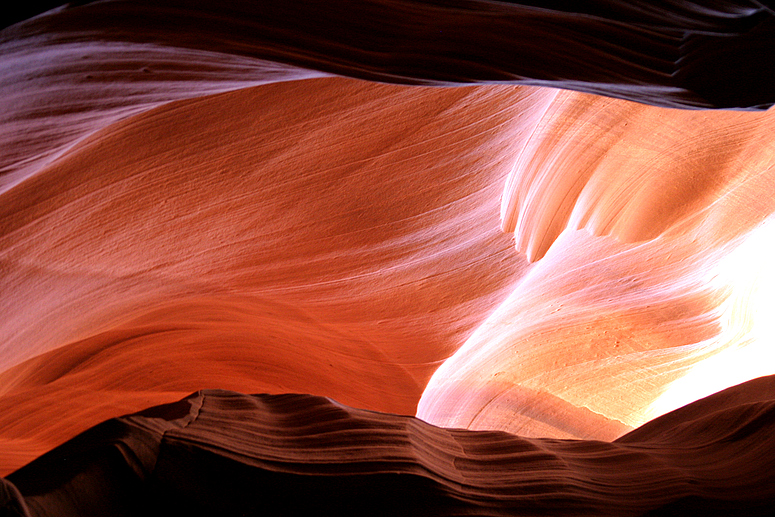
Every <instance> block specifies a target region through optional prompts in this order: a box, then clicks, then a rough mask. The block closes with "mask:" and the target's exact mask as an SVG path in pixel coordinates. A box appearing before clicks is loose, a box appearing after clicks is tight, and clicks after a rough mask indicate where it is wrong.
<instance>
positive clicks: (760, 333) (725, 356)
mask: <svg viewBox="0 0 775 517" xmlns="http://www.w3.org/2000/svg"><path fill="white" fill-rule="evenodd" d="M774 259H775V217H771V218H770V219H768V220H767V221H765V222H764V223H763V224H761V225H760V226H759V227H757V228H756V229H755V230H753V231H752V232H751V233H749V234H748V235H747V236H746V237H745V239H744V241H743V242H742V243H741V244H740V245H739V246H738V247H737V248H735V249H734V250H733V251H732V252H731V253H730V254H729V255H728V256H727V257H725V258H724V259H723V260H722V261H721V263H720V265H719V277H718V278H719V280H720V281H721V282H723V283H724V284H726V285H728V286H729V287H731V288H732V294H731V296H730V298H729V299H728V300H727V302H726V305H725V310H724V313H723V316H722V326H723V331H722V332H721V334H720V335H719V336H718V337H717V338H716V339H714V340H712V342H709V343H708V349H709V350H712V349H718V350H720V351H719V352H718V353H716V354H715V355H713V356H711V357H709V358H707V359H704V360H702V361H700V362H699V363H697V364H696V365H694V366H693V367H692V368H691V369H690V370H689V371H688V373H687V374H686V375H685V376H684V377H682V378H681V379H679V380H677V381H675V382H674V383H672V384H671V385H670V387H669V388H668V390H667V391H666V392H665V393H663V394H662V395H661V396H660V397H659V398H658V399H657V400H656V401H655V402H654V403H653V404H652V405H651V407H650V408H649V410H648V412H647V413H648V415H649V416H650V417H651V418H654V417H656V416H659V415H662V414H664V413H667V412H669V411H672V410H673V409H677V408H679V407H681V406H684V405H686V404H688V403H690V402H693V401H695V400H698V399H700V398H703V397H706V396H708V395H712V394H713V393H716V392H718V391H721V390H723V389H726V388H729V387H731V386H734V385H736V384H740V383H741V382H745V381H748V380H751V379H755V378H756V377H761V376H763V375H772V374H775V260H774Z"/></svg>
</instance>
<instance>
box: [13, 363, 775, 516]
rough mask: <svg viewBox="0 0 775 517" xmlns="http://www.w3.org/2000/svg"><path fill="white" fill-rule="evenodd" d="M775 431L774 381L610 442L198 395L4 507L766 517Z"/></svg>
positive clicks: (54, 470)
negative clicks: (774, 430) (537, 436)
mask: <svg viewBox="0 0 775 517" xmlns="http://www.w3.org/2000/svg"><path fill="white" fill-rule="evenodd" d="M773 422H775V377H765V378H761V379H757V380H755V381H750V382H749V383H746V384H743V385H740V386H737V387H735V388H731V389H729V390H726V391H724V392H721V393H719V394H717V395H714V396H712V397H709V398H707V399H703V400H701V401H698V402H696V403H694V404H690V405H689V406H686V407H684V408H682V409H681V410H679V411H676V412H674V413H670V414H668V415H665V416H664V417H662V418H659V419H656V420H654V421H652V422H650V423H649V424H648V425H647V426H644V427H643V428H640V429H638V430H636V431H634V432H632V433H630V434H628V435H625V436H624V437H622V438H621V439H620V440H617V441H615V442H611V443H608V442H595V441H581V440H550V439H526V438H520V437H517V436H514V435H510V434H506V433H498V432H483V431H466V430H461V429H442V428H438V427H434V426H431V425H429V424H426V423H425V422H423V421H421V420H417V419H414V418H412V417H406V416H397V415H389V414H385V413H375V412H369V411H363V410H357V409H352V408H348V407H346V406H342V405H341V404H338V403H336V402H333V401H331V400H330V399H325V398H322V397H313V396H310V395H275V396H268V395H252V396H248V395H241V394H238V393H234V392H227V391H200V392H198V393H195V394H193V395H191V396H189V397H187V398H185V399H183V400H181V401H180V402H177V403H174V404H168V405H165V406H157V407H155V408H151V409H149V410H146V411H144V412H141V413H137V414H134V415H129V416H124V417H121V418H116V419H113V420H109V421H107V422H105V423H103V424H100V425H99V426H97V427H94V428H92V429H90V430H89V431H87V432H85V433H83V434H81V435H79V436H77V437H76V438H74V439H73V440H71V441H69V442H67V443H65V444H64V445H62V446H60V447H58V448H56V449H54V450H53V451H51V452H49V453H47V454H45V455H43V456H41V457H40V458H38V459H37V460H35V461H33V462H32V463H30V464H29V465H27V466H25V467H24V468H22V469H20V470H18V471H16V472H14V473H13V474H12V475H11V476H9V478H8V481H6V489H5V491H6V495H5V497H4V500H2V499H0V503H5V508H4V510H5V511H6V512H8V513H9V514H10V513H11V512H12V511H14V510H15V509H22V511H18V510H16V515H25V516H36V515H47V514H48V513H47V511H48V510H49V509H52V508H56V513H57V515H60V516H68V515H73V516H76V515H77V516H80V515H119V514H120V515H149V514H157V513H158V514H159V515H163V514H169V513H173V514H182V513H185V514H186V515H213V514H215V513H218V514H228V515H237V514H239V515H252V514H256V513H265V512H267V511H268V512H270V513H274V514H277V515H309V514H310V513H313V512H317V513H323V514H326V515H364V514H368V515H492V516H500V515H547V514H551V515H619V516H622V515H644V514H648V515H675V514H678V513H682V512H685V511H689V510H691V511H692V512H693V513H697V512H699V511H702V513H703V514H705V515H769V514H770V512H771V509H772V508H771V502H772V499H773V498H774V497H775V470H774V469H773V467H774V466H775V465H773V457H774V456H773V454H772V453H773V450H772V447H773V445H772V440H771V439H770V437H771V433H772V424H773ZM214 430H218V432H214ZM14 489H16V490H14ZM21 494H23V495H21Z"/></svg>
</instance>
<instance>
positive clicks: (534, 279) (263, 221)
mask: <svg viewBox="0 0 775 517" xmlns="http://www.w3.org/2000/svg"><path fill="white" fill-rule="evenodd" d="M152 4H153V5H151V3H148V5H146V4H145V3H144V2H125V1H108V2H99V3H95V4H90V5H86V6H83V7H78V8H73V9H68V10H62V11H59V12H54V13H49V14H47V15H44V16H41V17H39V18H36V19H33V20H30V21H29V22H25V23H23V24H19V25H16V26H14V27H10V28H8V29H6V30H4V31H3V32H1V33H0V105H1V106H2V108H0V146H2V147H0V149H2V152H0V310H1V311H2V315H3V316H2V318H0V473H2V474H3V475H6V474H9V473H11V472H13V471H14V470H16V469H18V468H19V467H21V466H23V465H25V464H27V463H28V462H30V461H31V460H33V459H34V458H36V457H38V456H40V455H41V454H42V453H44V452H46V451H48V450H50V449H52V448H53V447H55V446H57V445H59V444H62V443H63V442H65V441H66V440H68V439H70V438H72V437H73V436H75V435H76V434H77V433H79V432H81V431H84V430H86V429H88V428H89V427H91V426H93V425H96V424H98V423H99V422H101V421H103V420H105V419H108V418H113V417H117V416H119V415H122V414H126V413H131V412H135V411H139V410H141V409H143V408H146V407H149V406H153V405H156V404H165V403H171V402H174V401H177V400H179V399H181V398H182V397H184V396H186V395H187V394H189V393H191V392H194V391H197V390H201V389H213V388H218V389H226V390H234V391H237V392H243V393H274V394H277V393H289V392H292V393H308V394H312V395H317V396H325V397H330V398H332V399H334V400H336V401H338V403H341V404H346V405H349V406H353V407H357V408H363V409H368V410H373V411H380V412H388V413H396V414H402V415H413V414H415V413H416V414H417V416H418V417H419V418H421V419H423V420H425V421H427V422H429V423H431V424H436V425H439V426H445V427H458V428H467V429H472V430H499V431H508V432H511V433H516V434H519V435H522V436H524V437H534V438H544V439H549V438H576V439H594V440H605V441H612V440H614V439H616V438H618V437H620V436H622V435H625V434H626V433H628V432H629V431H631V430H632V429H635V428H637V427H639V426H641V425H643V424H645V423H646V422H649V421H650V420H652V419H653V418H655V417H658V416H659V415H662V414H664V413H666V412H668V411H671V410H673V409H675V408H677V407H680V406H682V405H684V404H687V403H689V402H692V401H695V400H697V399H699V398H701V397H704V396H707V395H710V394H712V393H714V392H716V391H719V390H721V389H724V388H727V387H729V386H733V385H735V384H738V383H740V382H744V381H747V380H749V379H752V378H754V377H758V376H762V375H769V374H772V373H775V368H773V367H772V366H771V365H772V364H773V362H772V355H771V352H770V350H771V349H772V343H771V342H770V341H771V339H772V338H771V336H772V332H771V330H772V329H771V324H770V322H771V321H773V316H774V314H773V308H772V306H771V304H770V300H769V298H770V294H769V293H771V292H772V289H773V288H775V280H773V276H772V273H771V271H770V270H771V267H770V263H771V260H769V257H770V256H771V255H772V252H771V248H770V246H769V243H771V242H772V238H771V234H772V232H773V231H775V230H773V224H775V223H773V221H772V220H771V219H770V216H771V214H772V213H773V212H774V211H775V196H774V195H773V193H774V192H775V170H773V167H774V166H775V144H774V143H773V140H772V138H771V135H772V134H773V129H775V119H774V118H773V117H775V115H773V114H772V113H771V112H765V111H755V108H758V107H763V106H766V105H769V104H771V103H772V102H773V101H775V100H774V99H773V98H772V92H771V91H770V89H769V88H768V85H769V84H772V83H773V81H771V80H769V75H768V74H772V73H773V70H775V64H774V65H773V66H772V67H770V66H768V65H767V63H766V60H767V59H771V56H772V55H775V54H772V52H765V53H764V57H762V58H761V59H762V60H763V61H762V62H761V63H754V62H752V61H750V60H749V61H746V59H745V57H746V56H748V55H759V54H755V51H756V50H757V49H759V50H761V49H769V48H771V45H770V42H771V41H772V36H771V33H772V30H771V29H770V27H771V26H772V23H773V21H772V20H773V18H772V15H771V14H770V13H769V11H767V9H766V8H763V7H761V6H758V4H757V5H751V6H748V5H743V4H742V3H741V4H739V5H738V4H735V3H731V2H730V3H729V4H723V5H722V3H718V2H717V3H716V4H714V8H713V9H705V8H702V7H699V6H696V5H694V4H689V3H687V4H685V5H682V6H674V7H671V8H670V9H668V10H665V11H660V12H656V11H653V10H649V11H643V10H639V9H640V8H639V7H638V6H639V5H640V4H638V3H632V2H630V3H627V5H622V6H618V7H612V6H611V5H607V6H597V7H595V6H591V7H588V9H589V12H586V13H584V15H583V16H580V15H578V14H574V13H568V12H566V11H565V10H563V9H564V8H563V7H562V6H556V9H555V10H551V9H535V8H532V7H530V6H518V5H502V4H497V5H496V4H489V3H486V2H466V3H460V5H457V6H456V8H454V9H453V8H452V7H449V6H447V7H440V6H436V5H431V4H426V3H422V2H416V3H398V2H381V1H375V2H355V3H353V4H352V5H350V4H340V5H337V6H334V7H331V6H326V7H325V9H322V8H321V7H320V6H318V5H317V4H316V3H314V2H309V3H305V2H303V3H301V4H299V5H298V6H297V7H296V8H294V9H288V8H283V7H277V6H276V5H275V3H271V2H270V3H269V4H268V5H266V6H263V5H260V4H258V3H251V2H244V3H243V2H239V1H234V2H229V3H228V5H226V6H221V5H220V4H219V5H218V6H217V9H218V11H217V12H216V11H214V9H216V7H213V6H210V5H207V4H208V3H207V2H201V3H196V2H195V3H192V2H173V1H168V2H165V4H164V5H165V7H164V8H161V7H160V6H159V5H158V2H153V3H152ZM644 5H647V4H644ZM640 7H643V6H640ZM259 11H260V12H259ZM375 20H379V23H377V22H376V21H375ZM141 21H142V23H140V22H141ZM332 26H335V27H338V30H337V31H331V30H330V27H332ZM375 27H379V28H380V29H379V30H377V29H375ZM517 29H520V30H517ZM537 41H540V42H543V43H541V44H540V45H539V46H536V43H535V42H537ZM719 42H725V43H724V45H723V48H721V49H720V47H719V45H720V43H719ZM504 48H509V49H513V48H520V49H521V51H520V52H515V51H512V50H509V51H508V52H505V51H503V50H502V49H504ZM745 49H748V50H750V51H751V54H746V53H745ZM760 54H761V53H760ZM714 56H715V57H714ZM549 57H552V59H550V58H549ZM733 57H734V59H733ZM713 59H715V60H716V61H715V62H714V64H715V65H716V66H710V65H708V61H709V60H713ZM749 59H750V58H749ZM757 59H759V58H758V57H757ZM746 63H747V64H746ZM738 69H739V70H738ZM734 70H738V71H739V74H737V75H735V74H732V73H731V71H734ZM334 73H336V74H340V75H347V76H351V78H346V77H342V76H334V75H332V74H334ZM353 77H355V78H353ZM364 79H368V80H371V81H367V80H364ZM374 80H377V81H389V82H393V83H405V84H403V85H401V84H384V83H383V82H376V81H374ZM768 81H769V82H768ZM462 83H511V84H478V85H476V86H471V85H468V86H461V84H462ZM418 84H420V85H422V86H418ZM429 85H432V86H429ZM439 85H445V86H446V87H439ZM453 85H455V87H452V86H453ZM762 85H763V86H762ZM541 86H557V87H564V88H571V89H574V90H580V91H581V92H586V93H580V92H579V91H568V90H557V89H550V88H543V87H541ZM592 93H605V94H607V95H609V96H612V97H618V99H617V98H611V97H601V96H595V95H592ZM622 99H629V100H622ZM632 100H637V101H642V102H647V103H649V104H650V105H647V104H639V103H635V102H632ZM655 105H657V106H655ZM659 106H661V107H659ZM665 106H682V107H741V108H746V109H754V111H750V112H742V111H688V110H677V109H669V108H667V107H665ZM748 386H749V388H746V389H742V390H741V391H740V392H739V393H738V392H736V393H738V395H736V397H738V398H735V399H734V400H735V401H736V403H737V404H738V405H741V406H742V405H745V404H749V403H750V404H752V403H759V402H761V401H760V400H758V399H757V401H753V400H752V399H751V400H749V399H750V397H749V395H750V393H749V391H750V389H752V388H750V386H753V385H748ZM746 394H749V395H746ZM751 396H754V395H751ZM714 400H720V399H714ZM725 400H726V399H725ZM767 400H770V399H767ZM697 407H699V406H697ZM701 407H702V410H701V411H700V410H698V412H697V413H696V414H695V413H692V415H693V416H692V417H691V419H690V420H694V419H696V418H700V419H702V418H706V417H707V418H711V416H709V415H711V414H712V410H711V409H709V407H708V405H707V404H706V405H704V406H701ZM732 409H734V408H732ZM733 412H734V411H733ZM730 414H731V413H730ZM684 416H686V414H685V413H684ZM261 418H263V417H261ZM665 418H666V419H661V420H656V421H655V422H662V423H661V424H659V425H664V426H668V425H671V424H666V423H665V422H668V423H669V422H673V420H671V419H670V418H668V417H665ZM764 420H766V419H764ZM757 422H758V424H756V425H762V426H764V425H765V424H763V423H762V422H763V419H759V420H757ZM648 425H652V424H647V426H646V427H644V428H643V429H648V428H649V427H648ZM741 425H742V424H741ZM281 427H282V426H280V427H279V428H278V432H280V431H279V429H281ZM765 428H766V426H765V427H763V428H762V429H765ZM650 429H652V430H653V426H652V427H651V428H650ZM660 429H662V428H660ZM213 431H216V429H214V430H213ZM663 431H664V432H668V429H667V427H665V429H663ZM434 432H436V431H434ZM640 432H642V431H641V430H640V429H639V430H636V431H634V433H635V435H627V436H636V435H637V436H639V435H638V433H640ZM467 436H468V435H467ZM471 436H474V435H471ZM479 436H482V437H484V438H481V439H482V440H485V442H486V441H487V439H488V438H486V437H487V436H491V435H488V434H483V435H479ZM476 439H478V438H472V440H476ZM682 440H684V442H682V443H690V442H691V439H690V438H687V437H686V436H683V437H682ZM375 443H376V442H375ZM547 443H548V442H547ZM579 443H587V442H579ZM718 454H719V455H723V454H726V453H722V452H719V453H718ZM759 466H760V467H762V468H763V466H762V465H759ZM757 479H758V478H757ZM750 490H751V491H755V488H751V489H750ZM684 495H686V496H687V497H689V496H691V495H692V494H690V493H687V494H684ZM695 495H696V494H695ZM677 497H678V496H677ZM681 497H683V496H681ZM745 497H748V496H745ZM761 497H765V495H761ZM766 497H770V496H766ZM636 499H637V498H636ZM749 499H750V498H749ZM601 504H602V503H601ZM665 504H667V503H665ZM636 507H637V505H636ZM638 508H640V507H638ZM632 511H633V512H636V510H632ZM644 511H645V510H644Z"/></svg>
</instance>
